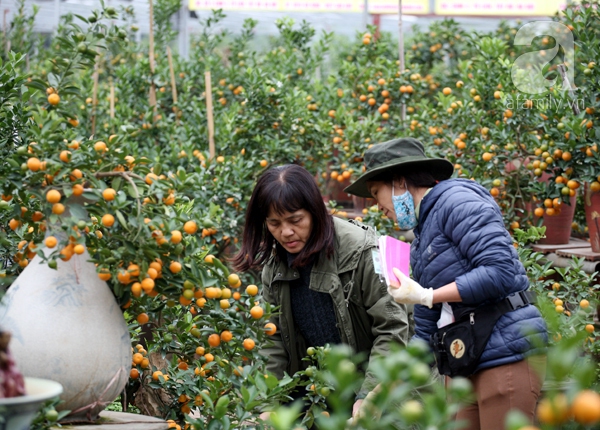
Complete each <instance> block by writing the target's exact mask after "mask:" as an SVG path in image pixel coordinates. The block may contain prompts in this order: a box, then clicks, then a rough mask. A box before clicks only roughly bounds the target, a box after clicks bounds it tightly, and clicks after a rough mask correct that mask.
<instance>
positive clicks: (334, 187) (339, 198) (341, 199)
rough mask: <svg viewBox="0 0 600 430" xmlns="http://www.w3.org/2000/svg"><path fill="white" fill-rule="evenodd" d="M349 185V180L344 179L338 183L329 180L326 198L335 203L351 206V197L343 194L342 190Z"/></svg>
mask: <svg viewBox="0 0 600 430" xmlns="http://www.w3.org/2000/svg"><path fill="white" fill-rule="evenodd" d="M349 185H350V180H349V179H345V180H344V181H343V182H339V181H338V180H336V179H335V180H334V179H332V180H330V181H329V183H328V184H327V197H328V198H329V200H335V201H336V203H340V204H342V205H343V204H344V203H347V205H348V206H349V205H351V204H352V196H351V195H350V194H348V193H345V192H344V188H346V187H347V186H349Z"/></svg>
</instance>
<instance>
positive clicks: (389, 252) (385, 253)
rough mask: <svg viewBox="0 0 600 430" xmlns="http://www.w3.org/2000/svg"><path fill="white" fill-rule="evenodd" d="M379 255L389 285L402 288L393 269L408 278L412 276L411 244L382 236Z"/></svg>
mask: <svg viewBox="0 0 600 430" xmlns="http://www.w3.org/2000/svg"><path fill="white" fill-rule="evenodd" d="M379 255H380V259H381V268H382V271H383V275H384V276H385V280H386V282H387V284H388V285H392V286H400V282H399V281H398V279H397V278H396V275H394V272H393V271H392V269H393V268H397V269H399V270H400V271H401V272H402V273H404V274H405V275H406V276H410V273H409V266H410V244H409V243H406V242H402V241H401V240H398V239H396V238H393V237H391V236H381V237H380V238H379Z"/></svg>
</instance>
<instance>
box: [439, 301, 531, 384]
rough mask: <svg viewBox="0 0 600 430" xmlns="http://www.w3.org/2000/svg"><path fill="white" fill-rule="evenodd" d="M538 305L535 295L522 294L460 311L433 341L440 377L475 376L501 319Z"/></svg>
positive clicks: (440, 330)
mask: <svg viewBox="0 0 600 430" xmlns="http://www.w3.org/2000/svg"><path fill="white" fill-rule="evenodd" d="M534 302H535V293H533V292H531V291H519V292H518V293H514V294H511V295H510V296H508V297H506V298H505V299H503V300H501V301H500V302H497V303H491V304H489V305H484V306H478V307H475V308H465V309H462V310H460V313H459V314H457V315H455V320H456V321H455V322H454V323H452V324H448V325H447V326H444V327H442V328H440V329H438V331H437V332H435V333H434V334H432V335H431V336H430V339H429V344H430V345H431V348H432V349H433V353H434V355H435V361H436V364H437V367H438V370H439V372H440V374H442V375H448V376H451V377H455V376H464V377H468V376H471V375H472V374H473V373H475V369H477V366H478V365H479V358H480V357H481V354H483V350H484V349H485V347H486V345H487V343H488V340H489V339H490V336H491V335H492V331H493V330H494V327H495V325H496V322H497V321H498V319H500V317H501V316H502V315H504V314H505V313H507V312H511V311H514V310H516V309H519V308H522V307H525V306H527V305H529V304H532V303H534Z"/></svg>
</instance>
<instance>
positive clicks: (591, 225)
mask: <svg viewBox="0 0 600 430" xmlns="http://www.w3.org/2000/svg"><path fill="white" fill-rule="evenodd" d="M584 207H585V219H586V221H587V225H588V232H589V234H590V244H591V245H592V251H593V252H600V192H599V193H594V192H592V190H590V188H589V184H588V183H586V184H585V188H584Z"/></svg>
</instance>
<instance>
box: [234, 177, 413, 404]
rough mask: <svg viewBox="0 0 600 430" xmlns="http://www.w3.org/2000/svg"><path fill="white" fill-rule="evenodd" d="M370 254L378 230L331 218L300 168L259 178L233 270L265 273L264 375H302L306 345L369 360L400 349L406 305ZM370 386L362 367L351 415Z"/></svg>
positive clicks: (372, 383) (369, 376)
mask: <svg viewBox="0 0 600 430" xmlns="http://www.w3.org/2000/svg"><path fill="white" fill-rule="evenodd" d="M376 252H377V236H376V233H375V232H374V231H373V230H372V229H370V228H367V227H366V226H360V225H358V223H352V222H348V221H343V220H340V219H338V218H334V217H332V216H331V215H330V214H329V212H328V211H327V208H326V207H325V204H324V203H323V199H322V197H321V194H320V192H319V188H318V187H317V184H316V182H315V180H314V177H313V176H312V175H311V174H310V173H309V172H308V171H306V170H305V169H304V168H302V167H300V166H297V165H285V166H280V167H276V168H273V169H270V170H267V171H266V172H265V173H264V174H263V175H262V176H261V177H260V178H259V180H258V182H257V184H256V187H255V188H254V191H253V192H252V197H251V198H250V202H249V203H248V208H247V211H246V221H245V225H244V232H243V241H242V248H241V250H240V252H239V253H238V254H237V255H236V257H235V259H234V266H235V268H236V269H237V270H239V271H242V272H243V271H247V270H250V269H259V268H263V272H262V281H263V286H264V290H263V297H264V299H265V300H266V301H268V302H269V303H270V304H271V305H273V306H279V307H280V311H279V313H278V314H277V315H275V316H273V317H272V318H271V322H273V323H274V324H275V325H276V326H277V332H276V334H275V335H274V336H273V340H274V345H273V346H272V347H270V348H267V349H265V350H263V354H264V355H265V356H267V357H268V362H267V367H268V370H270V371H271V372H273V373H274V374H276V375H277V376H278V377H282V376H283V374H284V372H287V373H288V374H289V375H293V374H294V373H295V372H296V371H298V370H302V369H303V368H304V367H305V363H306V362H303V361H302V358H303V357H304V356H305V355H306V349H307V348H308V347H310V346H313V347H317V346H324V345H326V344H331V345H333V344H340V343H344V344H347V345H350V346H351V347H352V348H353V349H354V350H355V351H357V352H364V353H366V356H367V357H368V360H369V361H370V360H372V359H373V358H374V357H375V356H377V355H380V354H381V355H383V354H385V353H386V352H387V351H389V346H390V343H391V342H397V343H398V344H401V345H406V342H407V339H408V321H407V313H406V307H405V305H401V304H398V303H396V302H394V300H393V299H392V297H391V296H390V295H389V294H388V293H387V285H386V283H385V280H384V279H383V277H381V276H380V274H378V273H377V270H376V268H375V265H374V264H373V254H374V253H376ZM376 385H377V381H376V380H375V379H374V376H373V375H372V374H371V373H370V372H369V370H368V367H367V372H366V375H365V381H364V383H363V385H362V387H361V389H360V391H359V392H358V393H357V396H356V402H355V403H354V407H353V411H352V413H353V415H354V414H355V413H356V412H357V411H358V409H359V407H360V404H361V402H362V399H363V398H364V397H365V396H366V394H367V393H368V392H369V391H370V390H372V389H373V388H374V387H375V386H376Z"/></svg>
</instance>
